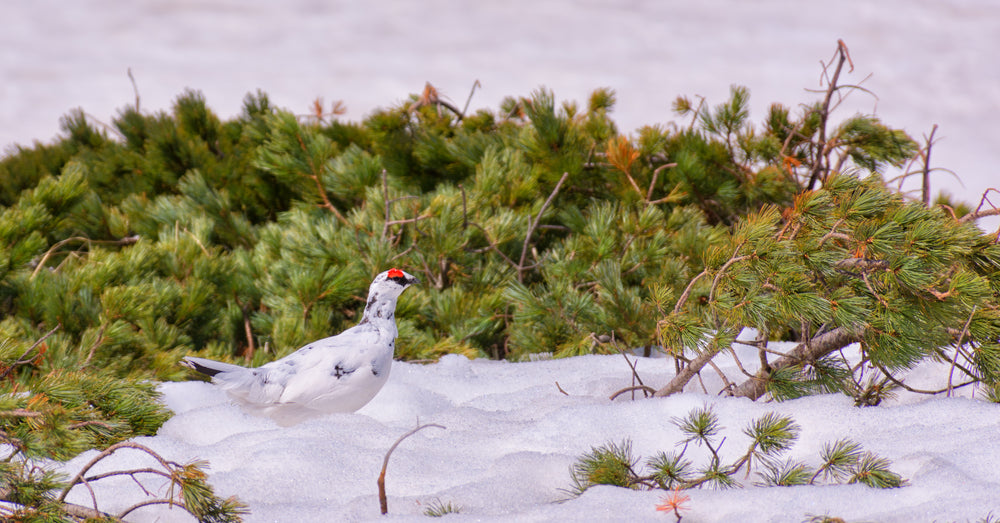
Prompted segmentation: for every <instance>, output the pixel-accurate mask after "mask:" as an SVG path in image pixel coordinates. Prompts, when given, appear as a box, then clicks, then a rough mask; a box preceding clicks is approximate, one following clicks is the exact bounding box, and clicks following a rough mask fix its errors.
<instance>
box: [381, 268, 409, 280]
mask: <svg viewBox="0 0 1000 523" xmlns="http://www.w3.org/2000/svg"><path fill="white" fill-rule="evenodd" d="M386 276H388V277H389V278H405V277H406V275H405V274H403V271H401V270H399V269H389V274H386Z"/></svg>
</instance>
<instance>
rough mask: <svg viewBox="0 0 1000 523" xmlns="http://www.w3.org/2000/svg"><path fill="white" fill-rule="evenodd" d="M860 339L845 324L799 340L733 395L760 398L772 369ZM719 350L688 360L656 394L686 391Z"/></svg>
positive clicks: (816, 355)
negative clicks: (802, 340) (789, 350)
mask: <svg viewBox="0 0 1000 523" xmlns="http://www.w3.org/2000/svg"><path fill="white" fill-rule="evenodd" d="M860 340H861V336H860V335H859V334H856V333H854V332H853V331H850V330H848V329H847V328H845V327H837V328H836V329H833V330H832V331H830V332H827V333H823V334H820V335H819V336H816V337H815V338H813V339H811V340H809V342H808V343H800V344H799V345H798V346H797V347H795V348H794V349H792V350H791V352H789V353H788V354H787V355H785V356H782V357H780V358H778V359H777V360H775V361H773V362H771V369H770V370H767V369H761V370H759V371H757V374H755V375H754V376H753V377H752V378H750V379H748V380H746V381H744V382H743V383H741V384H740V385H739V386H738V387H736V388H735V389H734V390H733V395H734V396H738V397H746V398H750V399H752V400H757V398H760V397H761V396H763V395H764V393H765V392H767V379H768V377H769V375H770V374H771V372H773V371H775V370H778V369H783V368H785V367H790V366H792V365H797V364H799V363H802V362H809V361H815V360H817V359H819V358H822V357H823V356H826V355H827V354H830V353H831V352H833V351H835V350H837V349H841V348H843V347H846V346H848V345H850V344H852V343H855V342H857V341H860ZM718 353H719V351H718V350H715V351H705V352H703V353H701V354H699V355H698V357H696V358H695V359H693V360H691V361H690V362H689V363H688V366H687V367H684V368H683V369H682V370H681V371H680V372H679V373H677V375H676V376H674V379H672V380H670V383H667V384H666V385H665V386H664V387H663V388H661V389H660V390H658V391H656V394H654V396H669V395H671V394H674V393H676V392H681V391H682V390H684V386H685V385H687V382H689V381H691V378H693V377H695V375H697V374H698V372H699V371H701V369H702V367H704V366H705V365H708V362H710V361H712V358H714V357H715V356H716V355H717V354H718Z"/></svg>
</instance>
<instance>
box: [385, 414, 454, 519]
mask: <svg viewBox="0 0 1000 523" xmlns="http://www.w3.org/2000/svg"><path fill="white" fill-rule="evenodd" d="M427 427H435V428H439V429H444V428H445V427H443V426H441V425H438V424H436V423H428V424H426V425H418V426H417V427H416V428H415V429H413V430H411V431H409V432H407V433H406V434H403V435H402V436H400V437H399V439H397V440H396V442H395V443H393V444H392V446H391V447H389V451H388V452H386V453H385V459H383V460H382V472H381V473H380V474H379V475H378V502H379V507H380V508H381V510H382V514H383V515H385V514H388V513H389V501H388V499H386V496H385V469H386V467H388V466H389V456H391V455H392V451H394V450H396V447H398V446H399V444H400V443H402V442H403V440H404V439H406V438H408V437H410V436H412V435H414V434H416V433H417V432H419V431H421V430H423V429H426V428H427Z"/></svg>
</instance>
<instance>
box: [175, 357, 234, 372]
mask: <svg viewBox="0 0 1000 523" xmlns="http://www.w3.org/2000/svg"><path fill="white" fill-rule="evenodd" d="M181 365H184V366H185V367H188V368H189V369H193V370H196V371H198V372H200V373H202V374H204V375H206V376H215V375H216V374H219V373H221V372H233V371H245V370H247V369H246V367H240V366H239V365H233V364H231V363H222V362H221V361H213V360H206V359H205V358H195V357H194V356H186V357H185V358H184V359H182V360H181Z"/></svg>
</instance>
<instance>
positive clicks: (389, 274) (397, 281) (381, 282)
mask: <svg viewBox="0 0 1000 523" xmlns="http://www.w3.org/2000/svg"><path fill="white" fill-rule="evenodd" d="M416 283H420V280H419V279H417V277H416V276H414V275H412V274H410V273H407V272H404V271H401V270H399V269H389V270H387V271H385V272H383V273H381V274H379V275H378V276H376V277H375V280H374V281H372V285H371V287H370V288H369V290H368V295H369V297H372V296H373V295H374V294H376V293H377V294H378V295H380V296H382V297H385V298H388V297H392V298H396V297H399V295H400V294H402V293H403V291H404V290H406V288H407V287H409V286H410V285H413V284H416Z"/></svg>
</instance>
